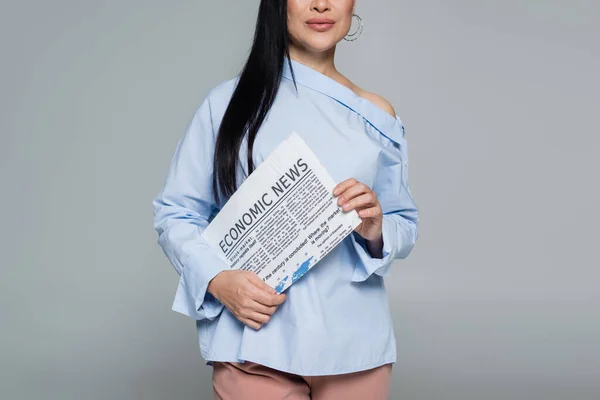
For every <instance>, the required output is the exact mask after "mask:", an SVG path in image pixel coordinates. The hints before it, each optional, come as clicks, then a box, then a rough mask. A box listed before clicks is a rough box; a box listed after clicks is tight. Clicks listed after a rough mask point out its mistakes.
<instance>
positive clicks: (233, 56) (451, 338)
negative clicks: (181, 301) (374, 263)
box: [0, 0, 600, 400]
mask: <svg viewBox="0 0 600 400" xmlns="http://www.w3.org/2000/svg"><path fill="white" fill-rule="evenodd" d="M257 5H258V1H256V0H253V1H248V0H244V1H235V2H232V1H228V2H206V1H169V2H166V1H156V0H146V1H127V2H123V1H116V0H112V1H95V2H91V1H75V0H57V1H53V2H47V1H41V0H37V1H33V0H29V1H26V0H24V1H19V2H6V1H5V2H2V12H1V13H0V45H1V54H2V63H1V64H0V85H1V86H0V87H1V95H0V101H1V107H0V113H1V115H0V132H1V142H0V143H1V145H0V185H1V186H0V188H1V194H2V195H1V196H0V210H1V212H2V218H1V221H2V229H0V262H1V269H0V312H1V316H0V321H1V322H0V324H1V330H0V398H2V399H167V398H174V399H175V398H176V399H209V398H211V383H210V382H211V370H210V368H209V367H206V366H204V363H203V361H202V359H201V357H200V354H199V350H198V344H197V339H196V330H195V325H194V322H193V321H192V320H190V319H188V318H186V317H184V316H182V315H180V314H177V313H175V312H172V311H171V310H170V306H171V302H172V300H173V296H174V294H175V289H176V285H177V280H178V276H177V274H176V273H175V271H174V270H173V269H172V267H171V266H170V264H168V262H167V260H166V258H165V257H164V256H163V254H162V252H161V250H160V248H159V247H158V245H157V244H156V234H155V232H154V230H153V228H152V210H151V200H152V198H153V197H154V195H155V194H156V193H157V192H158V190H160V188H161V185H162V183H163V180H164V178H165V176H166V172H167V167H168V163H169V161H170V158H171V156H172V154H173V151H174V148H175V145H176V142H177V140H178V139H179V138H180V137H181V135H182V134H183V132H184V129H185V127H186V125H187V123H188V121H189V119H190V118H191V116H192V113H193V112H194V110H195V109H196V107H197V106H198V105H199V104H200V102H201V101H202V99H203V98H204V96H205V95H206V93H207V91H208V90H209V89H210V88H211V87H213V86H215V85H216V84H218V83H219V82H221V81H222V80H225V79H229V78H230V77H232V76H234V75H235V74H236V73H237V72H238V70H239V68H240V67H241V65H242V62H243V60H244V57H245V56H246V54H247V50H248V49H249V46H250V41H251V38H252V34H253V26H254V22H255V15H256V9H257ZM357 12H358V13H359V14H360V15H361V17H362V18H363V20H364V23H365V29H364V32H363V36H362V37H361V38H360V39H359V40H357V41H356V42H352V43H342V44H341V45H340V47H339V50H338V57H337V63H338V67H339V68H340V70H341V71H342V72H343V73H345V74H346V75H347V76H348V77H350V79H352V80H353V81H355V82H356V83H357V84H358V85H359V86H362V87H363V88H365V89H367V90H370V91H373V92H376V93H379V94H381V95H383V96H384V97H386V98H387V99H388V100H390V102H392V104H393V105H394V107H395V108H396V110H397V112H398V114H399V115H400V116H401V117H402V119H403V121H404V122H405V124H406V128H407V138H408V140H409V147H410V150H409V155H410V182H411V188H412V191H413V194H414V196H415V200H416V201H417V204H418V206H419V208H420V211H421V225H420V237H419V242H418V243H417V246H416V248H415V250H414V252H413V253H412V255H411V256H410V258H409V259H407V260H404V261H398V262H397V263H396V265H395V268H394V270H393V273H392V276H391V277H390V278H389V279H388V280H387V285H388V288H389V291H390V302H391V304H392V307H393V312H394V320H395V328H396V335H397V340H398V353H399V356H398V363H397V364H396V366H395V367H394V376H393V379H394V382H393V387H392V392H393V393H394V395H393V397H392V398H393V399H407V400H421V399H423V400H436V399H444V400H450V399H462V400H464V399H528V400H531V399H547V400H549V399H569V400H583V399H598V398H600V384H599V383H597V382H595V379H596V378H598V376H599V375H600V354H599V353H600V315H599V309H600V294H599V291H598V290H597V285H598V282H599V280H600V272H598V267H599V263H598V261H597V260H598V255H597V253H596V250H597V249H598V246H597V242H598V233H597V232H598V231H597V223H598V222H599V218H598V217H599V213H598V211H597V207H598V204H599V200H600V199H599V196H598V188H597V185H598V172H599V171H600V165H599V164H600V163H599V162H598V160H597V157H596V153H597V151H598V146H599V145H600V139H599V134H600V130H599V129H598V121H597V113H598V111H600V110H599V108H600V107H599V106H600V99H599V94H598V93H599V91H600V83H599V78H598V71H600V54H599V53H600V46H599V42H600V41H599V38H600V27H599V25H598V22H597V21H598V17H599V16H600V6H599V5H598V2H596V1H592V0H588V1H585V0H569V1H567V0H563V1H552V0H547V1H543V2H542V1H533V0H529V1H516V0H502V1H500V0H495V1H481V0H455V1H452V2H448V1H441V0H438V1H433V0H429V1H424V0H404V1H399V2H398V1H389V0H388V1H384V0H368V1H366V0H362V1H360V0H359V2H358V5H357ZM365 340H366V341H368V338H365Z"/></svg>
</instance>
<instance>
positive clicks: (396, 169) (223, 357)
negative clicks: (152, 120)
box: [154, 0, 418, 400]
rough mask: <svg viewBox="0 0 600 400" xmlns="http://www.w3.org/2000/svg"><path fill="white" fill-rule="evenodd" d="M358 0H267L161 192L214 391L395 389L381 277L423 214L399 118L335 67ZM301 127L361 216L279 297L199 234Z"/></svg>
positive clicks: (341, 196) (159, 203)
mask: <svg viewBox="0 0 600 400" xmlns="http://www.w3.org/2000/svg"><path fill="white" fill-rule="evenodd" d="M354 7H355V1H354V0H330V1H326V0H321V1H317V0H314V1H313V0H287V1H285V0H277V1H275V0H263V1H262V2H261V4H260V9H259V15H258V21H257V25H256V33H255V37H254V44H253V47H252V50H251V52H250V55H249V57H248V61H247V63H246V65H245V67H244V69H243V71H242V73H241V74H240V75H239V76H237V77H235V78H234V79H231V80H229V81H226V82H223V83H221V84H220V85H218V86H217V87H215V88H214V89H212V90H211V91H210V93H209V94H208V96H207V97H206V98H205V100H204V102H203V103H202V104H201V105H200V107H199V108H198V109H197V111H196V113H195V114H194V116H193V118H192V120H191V123H190V124H189V126H188V129H187V132H186V134H185V135H184V137H183V138H182V140H181V141H180V143H179V145H178V147H177V150H176V152H175V156H174V158H173V160H172V164H171V169H170V172H169V175H168V178H167V181H166V184H165V187H164V189H163V190H162V192H161V193H160V194H159V195H158V196H157V198H156V199H155V201H154V209H155V227H156V229H157V231H158V233H159V243H160V245H161V246H162V248H163V250H164V252H165V254H166V255H167V257H168V258H169V260H170V261H171V263H172V264H173V266H174V267H175V269H176V270H177V272H178V273H179V274H180V275H181V279H180V282H179V287H178V290H177V293H176V297H175V301H174V304H173V310H175V311H178V312H181V313H183V314H185V315H188V316H190V317H192V318H194V319H195V320H196V324H197V328H198V334H199V344H200V348H201V352H202V355H203V357H204V358H205V359H206V360H207V363H208V364H209V365H212V366H213V387H214V391H215V398H221V399H283V398H286V399H288V398H294V399H300V398H302V399H308V398H312V399H355V398H356V399H361V400H363V399H384V398H387V396H388V392H389V386H390V376H391V366H392V363H393V362H395V360H396V343H395V338H394V332H393V326H392V321H391V319H390V311H389V307H388V299H387V294H386V291H385V287H384V283H383V276H385V275H386V274H387V273H388V271H389V267H390V264H391V262H392V261H393V260H394V259H398V258H406V257H407V256H408V255H409V253H410V252H411V250H412V248H413V246H414V243H415V241H416V239H417V223H418V211H417V207H416V205H415V203H414V201H413V199H412V196H411V193H410V189H409V186H408V181H407V177H408V176H407V166H408V164H407V148H406V140H405V138H404V128H403V125H402V123H401V121H400V119H399V118H398V117H397V116H396V113H395V111H394V109H393V108H392V106H391V105H390V104H389V103H388V102H387V101H386V100H384V99H383V98H381V97H379V96H377V95H375V94H372V93H368V92H366V91H363V90H362V89H360V88H358V87H357V86H356V85H354V84H353V83H352V82H350V81H349V80H348V79H347V78H345V77H344V76H343V75H341V74H340V73H339V72H338V71H337V70H336V68H335V66H334V53H335V46H336V44H337V43H338V42H339V41H341V40H342V39H344V38H348V36H347V34H348V32H349V30H350V27H351V25H352V20H353V16H354V17H357V16H356V15H355V14H354ZM359 20H360V19H359ZM360 26H361V28H362V25H360ZM293 130H295V131H296V132H297V133H298V134H299V135H300V136H301V137H302V138H303V139H304V141H305V142H306V143H307V144H308V146H309V147H310V148H311V149H312V151H313V152H314V153H315V154H316V155H317V157H318V158H319V159H320V161H321V163H322V164H323V166H324V167H325V168H326V169H327V171H328V172H329V173H330V175H331V176H332V177H333V178H334V179H335V181H336V182H338V185H337V186H336V189H335V191H334V193H333V195H334V196H337V202H338V204H339V205H340V206H342V209H343V211H350V210H353V209H354V210H357V211H358V212H359V216H360V217H361V219H362V221H361V224H360V225H359V226H358V227H357V228H356V229H355V230H354V232H352V234H351V235H349V236H348V237H346V239H344V240H343V241H342V242H341V243H340V244H339V245H338V246H336V247H335V248H334V249H333V250H332V251H331V252H330V253H328V254H327V256H326V257H324V258H323V259H322V260H321V261H319V263H318V264H317V265H316V266H315V267H314V268H312V269H311V270H310V271H309V272H308V273H307V274H306V275H305V276H303V277H302V278H301V279H300V280H298V281H297V282H296V283H294V284H293V285H292V286H291V287H290V288H289V289H288V290H287V291H286V293H285V294H277V293H276V292H275V291H274V290H273V289H272V288H271V287H269V286H268V285H266V283H264V282H263V281H262V280H261V279H259V278H258V276H257V275H255V274H254V273H252V272H248V271H239V270H231V269H229V268H228V266H227V265H225V263H224V262H223V261H221V259H220V258H218V256H217V255H216V253H215V252H214V251H213V250H212V249H211V248H210V247H209V246H208V244H207V243H206V242H205V241H204V240H203V238H202V237H201V233H202V231H203V229H204V228H205V227H206V226H207V225H208V223H209V221H211V219H212V218H213V217H214V215H216V213H217V212H218V210H219V209H220V208H221V207H222V206H223V205H224V204H225V202H226V201H227V199H228V198H229V197H230V196H231V194H232V193H233V192H234V191H235V190H236V188H237V187H238V186H239V184H241V182H242V181H243V180H244V179H245V177H246V176H247V175H248V174H249V173H251V172H252V171H253V170H254V168H255V167H256V165H258V164H260V162H262V160H264V159H265V158H266V157H267V156H268V155H269V153H270V152H271V150H273V149H274V148H275V147H276V146H277V145H278V144H279V143H280V142H281V141H282V140H283V139H285V138H286V137H287V135H289V134H290V133H291V132H292V131H293ZM248 154H251V155H252V157H248Z"/></svg>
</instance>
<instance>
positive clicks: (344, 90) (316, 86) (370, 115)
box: [283, 57, 404, 142]
mask: <svg viewBox="0 0 600 400" xmlns="http://www.w3.org/2000/svg"><path fill="white" fill-rule="evenodd" d="M288 60H289V61H290V62H291V64H292V68H293V72H294V77H295V79H296V82H297V83H298V84H300V85H302V86H306V87H308V88H310V89H312V90H315V91H317V92H320V93H322V94H324V95H326V96H328V97H331V98H332V99H334V100H336V101H338V102H340V103H342V104H343V105H345V106H346V107H348V108H349V109H351V110H352V111H354V112H356V113H357V114H359V115H361V116H362V117H363V118H364V119H365V120H366V121H367V122H369V123H370V124H371V125H372V126H373V127H374V128H376V129H377V130H378V131H379V132H380V133H381V134H382V135H384V136H386V137H388V138H389V139H391V140H393V141H395V142H398V141H399V138H400V137H403V136H404V128H403V125H402V121H401V119H400V117H399V116H398V115H397V114H396V116H395V117H393V116H392V115H391V114H389V113H388V112H387V111H384V110H383V109H382V108H380V107H379V106H377V105H375V104H374V103H373V102H371V101H370V100H368V99H366V98H364V97H362V96H360V95H358V94H357V93H356V92H354V91H353V90H352V89H350V88H349V87H347V86H346V85H343V84H342V83H340V82H338V81H336V80H335V79H333V78H330V77H329V76H327V75H325V74H323V73H321V72H319V71H317V70H315V69H313V68H311V67H309V66H308V65H305V64H302V63H300V62H298V61H296V60H293V59H291V58H287V57H285V58H284V69H283V77H284V78H286V79H289V80H291V79H292V74H291V72H290V67H289V65H288Z"/></svg>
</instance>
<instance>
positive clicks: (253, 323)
mask: <svg viewBox="0 0 600 400" xmlns="http://www.w3.org/2000/svg"><path fill="white" fill-rule="evenodd" d="M238 319H239V320H240V321H241V322H242V323H243V324H244V325H247V326H249V327H250V328H252V329H254V330H256V331H257V330H259V329H260V328H261V326H262V324H261V323H260V322H256V321H254V320H251V319H248V318H238Z"/></svg>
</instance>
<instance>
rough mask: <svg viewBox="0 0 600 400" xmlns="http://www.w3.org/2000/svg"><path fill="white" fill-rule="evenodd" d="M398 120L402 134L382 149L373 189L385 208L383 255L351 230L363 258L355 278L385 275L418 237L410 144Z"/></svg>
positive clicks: (353, 239)
mask: <svg viewBox="0 0 600 400" xmlns="http://www.w3.org/2000/svg"><path fill="white" fill-rule="evenodd" d="M398 122H399V127H400V128H399V134H398V135H396V136H394V138H395V139H394V142H390V146H388V147H386V148H385V149H384V150H382V153H381V155H380V164H379V168H378V172H377V177H376V179H375V184H374V185H373V188H372V190H373V191H374V192H375V193H376V194H377V198H378V199H379V203H380V204H381V209H382V211H383V214H384V215H383V222H382V237H383V250H382V253H383V254H382V258H374V257H372V256H371V255H370V253H369V251H368V249H367V245H366V241H365V239H364V238H363V237H362V236H360V235H359V234H358V233H356V232H352V234H351V237H352V243H353V245H354V248H355V250H356V252H357V254H358V257H359V259H360V262H359V263H358V264H359V265H358V266H357V267H356V268H355V270H354V275H353V277H352V281H353V282H362V281H365V280H367V279H368V278H369V277H370V276H371V275H372V274H376V275H379V276H382V277H383V276H386V275H388V274H389V270H390V266H391V264H392V261H393V260H395V259H403V258H406V257H408V255H409V254H410V253H411V251H412V249H413V247H414V245H415V242H416V240H417V238H418V229H417V227H418V221H419V213H418V208H417V205H416V204H415V201H414V199H413V197H412V194H411V191H410V187H409V185H408V148H407V142H406V138H405V137H404V126H403V125H402V123H401V121H400V120H399V119H398Z"/></svg>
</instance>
